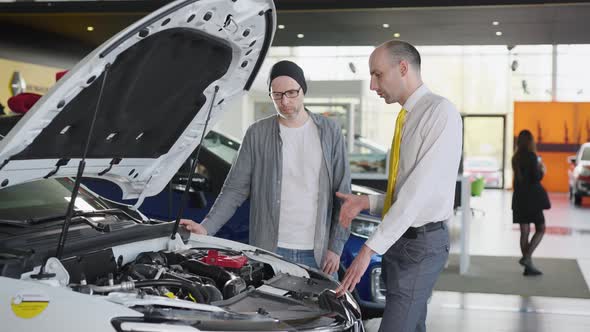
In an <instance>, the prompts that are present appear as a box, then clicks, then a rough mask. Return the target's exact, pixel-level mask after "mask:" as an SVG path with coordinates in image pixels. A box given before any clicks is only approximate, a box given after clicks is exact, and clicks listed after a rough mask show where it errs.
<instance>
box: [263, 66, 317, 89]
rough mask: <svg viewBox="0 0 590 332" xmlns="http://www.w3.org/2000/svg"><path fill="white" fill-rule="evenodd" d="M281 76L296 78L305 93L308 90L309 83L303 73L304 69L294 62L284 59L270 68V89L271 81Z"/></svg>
mask: <svg viewBox="0 0 590 332" xmlns="http://www.w3.org/2000/svg"><path fill="white" fill-rule="evenodd" d="M279 76H289V77H291V78H292V79H294V80H295V81H296V82H297V83H299V86H301V89H302V90H303V94H305V93H306V92H307V84H306V83H305V76H304V75H303V69H301V67H299V66H298V65H296V64H295V63H294V62H291V61H287V60H283V61H279V62H277V63H275V64H274V66H272V68H271V69H270V77H269V79H268V91H270V83H272V80H274V79H275V78H277V77H279Z"/></svg>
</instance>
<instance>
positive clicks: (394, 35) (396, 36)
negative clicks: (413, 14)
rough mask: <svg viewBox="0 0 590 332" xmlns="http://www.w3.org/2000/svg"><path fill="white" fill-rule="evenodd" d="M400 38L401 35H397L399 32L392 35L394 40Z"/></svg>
mask: <svg viewBox="0 0 590 332" xmlns="http://www.w3.org/2000/svg"><path fill="white" fill-rule="evenodd" d="M400 36H401V35H400V34H399V32H396V33H394V34H393V37H394V38H399V37H400Z"/></svg>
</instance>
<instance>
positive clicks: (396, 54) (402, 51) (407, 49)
mask: <svg viewBox="0 0 590 332" xmlns="http://www.w3.org/2000/svg"><path fill="white" fill-rule="evenodd" d="M377 48H378V49H383V50H384V51H386V52H387V53H388V55H389V56H390V57H391V60H392V61H393V63H399V62H400V61H402V60H405V61H407V62H408V64H410V66H411V67H412V69H413V70H414V71H416V72H417V73H420V65H421V63H422V60H421V59H420V53H418V50H417V49H416V48H415V47H414V46H413V45H412V44H410V43H408V42H405V41H403V40H390V41H387V42H385V43H383V44H381V45H379V47H377Z"/></svg>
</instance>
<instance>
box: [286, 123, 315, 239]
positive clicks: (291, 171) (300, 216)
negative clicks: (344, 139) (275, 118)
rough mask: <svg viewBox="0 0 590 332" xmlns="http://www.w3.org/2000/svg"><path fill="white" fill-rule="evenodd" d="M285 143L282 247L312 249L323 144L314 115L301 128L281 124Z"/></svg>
mask: <svg viewBox="0 0 590 332" xmlns="http://www.w3.org/2000/svg"><path fill="white" fill-rule="evenodd" d="M280 130H281V139H282V142H283V145H282V146H283V174H282V179H281V211H280V217H279V242H278V246H279V247H281V248H288V249H298V250H309V249H313V247H314V237H315V225H316V220H317V209H318V191H319V181H320V167H321V165H322V146H321V143H320V136H319V133H318V128H317V126H316V125H315V123H314V122H313V120H312V119H311V118H308V119H307V121H306V122H305V124H303V126H301V127H299V128H289V127H285V126H283V125H280Z"/></svg>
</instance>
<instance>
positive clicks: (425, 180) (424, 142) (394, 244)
mask: <svg viewBox="0 0 590 332" xmlns="http://www.w3.org/2000/svg"><path fill="white" fill-rule="evenodd" d="M369 67H370V71H371V90H374V91H376V92H377V94H378V95H379V96H380V97H381V98H383V99H384V100H385V102H386V103H387V104H392V103H396V102H397V103H400V104H401V105H402V110H401V111H400V114H399V116H398V120H397V124H396V133H395V134H394V143H393V144H392V149H391V158H390V159H391V160H392V162H391V164H390V169H389V172H390V176H389V185H388V193H387V196H385V197H384V195H370V196H355V195H349V194H340V193H337V196H338V197H340V198H341V199H342V200H343V206H342V209H341V211H340V223H341V224H342V225H343V227H346V225H349V224H350V222H351V220H352V219H353V218H354V217H356V215H357V214H358V213H359V212H360V211H362V210H365V209H370V211H371V213H373V214H379V213H382V212H383V213H382V217H383V221H382V222H381V224H380V225H379V227H378V229H377V230H376V231H375V233H374V234H373V235H372V236H371V237H370V238H369V239H368V240H367V242H366V243H365V244H364V245H363V247H362V249H361V250H360V252H359V253H358V255H357V256H356V258H355V260H354V261H353V262H352V264H351V265H350V267H349V268H348V270H347V271H346V275H345V277H344V279H343V281H342V285H341V286H340V287H339V288H338V289H337V292H338V293H340V294H341V293H343V292H344V291H346V290H349V291H352V290H353V289H354V287H355V285H356V284H357V283H358V282H359V280H360V278H361V276H362V275H363V274H364V272H365V270H366V269H367V266H368V264H369V262H370V259H371V255H372V254H374V253H377V254H380V255H383V258H382V271H383V274H382V277H383V280H384V282H385V285H386V304H385V311H384V314H383V320H382V322H381V327H380V329H379V330H380V331H404V332H406V331H408V332H409V331H425V330H426V326H425V321H426V307H427V300H428V298H429V296H430V294H431V293H432V289H433V288H434V284H435V282H436V279H437V278H438V276H439V274H440V272H441V271H442V269H443V267H444V265H445V262H446V261H447V258H448V255H449V235H448V230H447V227H446V225H445V221H446V220H448V219H449V218H450V217H451V216H452V214H453V200H454V190H455V181H456V178H457V172H458V169H459V160H460V157H461V145H462V122H461V116H460V114H459V112H458V111H457V109H456V108H455V106H454V105H453V104H452V103H451V102H449V101H448V100H447V99H445V98H443V97H441V96H438V95H435V94H433V93H432V92H430V90H428V88H427V87H426V86H425V85H424V84H423V82H422V78H421V74H420V54H419V53H418V51H417V50H416V48H415V47H414V46H412V45H410V44H409V43H407V42H403V41H399V40H392V41H388V42H386V43H384V44H382V45H380V46H379V47H378V48H376V49H375V50H374V51H373V53H372V54H371V57H370V60H369ZM392 183H393V185H392Z"/></svg>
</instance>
